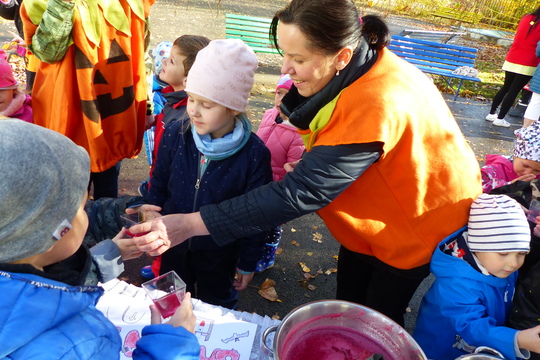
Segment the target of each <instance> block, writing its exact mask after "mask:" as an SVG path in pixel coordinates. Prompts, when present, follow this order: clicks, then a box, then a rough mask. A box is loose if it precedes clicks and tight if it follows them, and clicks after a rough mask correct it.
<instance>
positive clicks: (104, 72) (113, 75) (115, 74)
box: [75, 40, 135, 123]
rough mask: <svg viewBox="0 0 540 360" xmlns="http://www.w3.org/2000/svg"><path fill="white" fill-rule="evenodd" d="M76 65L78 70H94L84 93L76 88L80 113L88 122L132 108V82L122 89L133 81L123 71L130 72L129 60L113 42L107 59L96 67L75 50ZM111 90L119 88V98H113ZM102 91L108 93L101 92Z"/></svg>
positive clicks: (78, 50)
mask: <svg viewBox="0 0 540 360" xmlns="http://www.w3.org/2000/svg"><path fill="white" fill-rule="evenodd" d="M75 66H76V68H77V70H81V69H88V71H93V78H92V84H91V86H90V87H88V91H87V93H86V94H85V93H83V91H81V87H79V91H80V93H81V107H82V111H83V113H84V115H86V117H88V118H89V119H90V120H92V121H94V122H96V123H98V122H99V119H100V118H101V119H105V118H107V117H109V116H112V115H117V114H121V113H123V112H124V111H126V110H127V109H129V108H130V107H131V106H133V103H134V100H135V90H134V86H133V83H131V84H129V85H127V86H122V82H128V81H130V79H132V76H131V74H130V75H128V74H126V71H129V72H131V64H130V62H129V57H128V56H127V55H126V53H125V52H124V51H123V50H122V48H121V47H120V45H119V44H118V42H117V41H116V40H113V41H112V43H111V47H110V51H109V57H108V59H105V60H102V61H100V62H98V63H97V64H95V65H94V64H92V62H91V61H90V60H89V59H88V58H87V57H86V56H85V55H84V53H83V52H82V51H81V50H80V49H79V48H77V47H75ZM124 74H125V75H124ZM126 78H127V79H126ZM114 88H122V89H123V91H122V95H120V96H117V97H116V98H113V95H112V93H111V89H114ZM105 89H106V90H105ZM103 90H105V91H108V92H107V93H103ZM100 91H101V93H100ZM94 94H95V95H94Z"/></svg>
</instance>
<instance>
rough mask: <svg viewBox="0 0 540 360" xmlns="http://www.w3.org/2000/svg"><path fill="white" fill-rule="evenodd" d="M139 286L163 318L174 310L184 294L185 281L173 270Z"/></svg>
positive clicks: (170, 314)
mask: <svg viewBox="0 0 540 360" xmlns="http://www.w3.org/2000/svg"><path fill="white" fill-rule="evenodd" d="M141 286H142V288H143V289H144V290H145V291H146V293H147V294H148V296H149V297H150V299H151V300H152V301H153V302H154V304H155V305H156V307H157V308H158V310H159V312H160V313H161V316H163V318H164V319H166V318H168V317H170V316H172V315H173V314H174V313H175V312H176V309H178V308H179V307H180V304H181V303H182V301H183V300H184V296H185V294H186V283H185V282H184V281H182V279H181V278H180V276H178V274H177V273H176V272H174V270H173V271H169V272H168V273H165V274H163V275H160V276H158V277H157V278H155V279H152V280H150V281H147V282H145V283H144V284H142V285H141Z"/></svg>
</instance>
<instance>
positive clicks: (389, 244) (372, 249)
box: [303, 49, 482, 269]
mask: <svg viewBox="0 0 540 360" xmlns="http://www.w3.org/2000/svg"><path fill="white" fill-rule="evenodd" d="M404 89H406V91H404ZM358 99H361V101H358ZM303 137H304V139H305V140H306V139H307V144H306V145H307V148H308V149H310V148H312V147H313V146H319V145H327V146H332V145H338V144H358V143H370V142H382V143H383V144H384V145H383V150H384V153H383V154H382V155H381V157H380V159H379V160H378V162H376V163H374V164H372V165H371V166H370V167H369V168H368V169H367V170H366V171H365V172H364V173H363V174H362V175H361V176H360V177H359V178H358V179H357V180H356V181H355V182H354V183H353V184H352V185H351V186H350V187H348V188H347V189H346V190H345V191H344V192H343V193H341V194H340V195H339V196H338V197H337V198H336V199H335V200H334V201H332V202H331V203H330V204H329V205H328V206H326V207H324V208H323V209H321V210H319V212H318V213H319V215H320V216H321V218H322V219H323V220H324V222H325V223H326V224H327V226H328V228H329V230H330V231H331V233H332V235H333V236H334V237H335V238H336V240H338V241H339V242H340V243H341V244H342V245H343V246H345V247H346V248H347V249H349V250H351V251H354V252H358V253H362V254H366V255H371V256H375V257H376V258H378V259H380V260H381V261H383V262H385V263H387V264H389V265H391V266H393V267H396V268H400V269H411V268H414V267H418V266H421V265H424V264H427V263H429V261H430V259H431V256H432V254H433V251H434V250H435V247H436V246H437V244H438V243H439V242H440V241H441V240H442V239H444V238H445V237H446V236H448V235H450V234H451V233H453V232H454V231H456V230H458V229H460V228H461V227H463V226H464V225H466V224H467V219H468V216H469V208H470V205H471V203H472V201H473V199H475V198H476V197H477V196H478V195H479V194H481V193H482V187H481V178H480V168H479V165H478V162H477V160H476V158H475V155H474V153H473V151H472V149H471V148H470V147H469V145H468V144H467V142H466V140H465V138H464V136H463V134H462V133H461V130H460V128H459V126H458V124H457V123H456V121H455V119H454V117H453V116H452V114H451V112H450V110H449V109H448V106H447V105H446V103H445V102H444V99H443V98H442V97H441V96H440V95H439V91H438V90H437V89H436V88H435V86H434V85H433V83H432V82H431V81H430V80H429V79H428V78H427V77H426V76H425V75H424V74H423V73H421V72H420V71H419V70H418V69H417V68H416V67H414V66H413V65H410V64H408V63H407V62H405V61H403V60H401V59H399V58H398V57H397V56H395V55H394V54H393V53H391V52H390V51H389V50H387V49H384V50H383V51H381V52H380V53H379V58H378V59H377V61H376V63H375V64H374V66H373V67H372V68H371V69H370V70H369V71H368V72H367V73H366V74H365V75H363V76H362V77H360V78H359V79H358V80H357V81H355V82H354V83H353V84H352V85H351V86H350V87H348V88H346V89H344V90H343V91H342V92H341V94H340V95H339V96H338V97H337V98H336V99H334V101H332V102H331V103H329V104H327V105H326V106H325V107H324V108H323V109H321V110H320V111H319V113H318V114H317V116H316V117H315V119H314V120H313V121H312V122H311V128H310V129H308V130H306V132H305V133H304V134H303ZM389 224H391V225H389ZM404 253H405V254H407V256H403V254H404Z"/></svg>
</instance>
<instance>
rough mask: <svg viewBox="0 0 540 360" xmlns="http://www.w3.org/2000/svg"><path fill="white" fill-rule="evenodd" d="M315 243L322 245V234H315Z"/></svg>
mask: <svg viewBox="0 0 540 360" xmlns="http://www.w3.org/2000/svg"><path fill="white" fill-rule="evenodd" d="M313 241H316V242H318V243H319V244H320V243H322V234H321V233H318V232H316V233H315V234H313Z"/></svg>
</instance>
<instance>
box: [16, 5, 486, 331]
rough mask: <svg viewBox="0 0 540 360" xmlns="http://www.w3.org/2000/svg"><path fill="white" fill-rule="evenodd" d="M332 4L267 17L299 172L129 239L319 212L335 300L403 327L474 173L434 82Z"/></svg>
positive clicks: (223, 238) (150, 244)
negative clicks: (298, 146) (335, 257)
mask: <svg viewBox="0 0 540 360" xmlns="http://www.w3.org/2000/svg"><path fill="white" fill-rule="evenodd" d="M25 1H26V0H25ZM331 3H332V11H328V1H327V0H292V1H291V2H290V3H289V4H288V5H287V6H286V7H285V8H284V9H282V10H280V11H278V12H277V14H276V15H275V16H274V19H273V21H272V26H271V32H272V37H273V38H274V39H275V42H276V43H277V40H276V39H279V43H278V44H277V45H278V46H279V48H280V49H281V51H282V53H283V56H284V57H283V66H282V68H281V71H282V73H285V74H289V75H290V77H291V78H292V79H293V81H294V83H295V86H294V87H291V90H290V91H289V93H288V94H287V95H286V96H285V97H284V98H283V102H282V104H281V107H280V108H281V110H282V112H283V113H284V114H285V115H286V116H287V117H288V118H289V121H290V122H291V123H292V124H293V125H295V126H296V127H297V128H299V129H301V134H302V136H303V139H304V143H305V144H306V150H307V151H306V152H305V153H304V155H303V156H302V159H301V160H300V161H299V162H298V164H297V165H296V166H295V167H294V170H293V171H291V172H288V173H287V174H286V175H285V177H284V178H283V180H281V181H274V182H271V183H270V184H268V185H265V186H262V187H259V188H257V189H255V190H253V191H250V192H248V193H246V194H244V195H242V196H239V197H236V198H233V199H230V200H227V201H224V202H222V203H219V204H215V205H207V206H203V207H201V208H200V212H197V213H192V214H171V215H168V216H166V217H161V218H158V219H155V220H153V221H151V222H148V223H143V224H139V225H136V227H133V228H131V229H130V230H133V231H135V232H138V233H140V232H143V231H150V233H148V234H147V235H142V236H139V237H136V238H135V239H134V241H135V242H136V243H137V244H138V246H139V249H141V250H142V251H148V252H149V253H150V254H151V255H158V254H160V253H162V252H163V251H165V250H166V249H167V248H168V247H169V246H174V245H176V244H179V243H181V242H183V241H184V240H185V239H187V238H190V237H192V236H194V235H202V234H209V233H211V234H212V238H213V239H214V241H216V242H217V243H219V244H227V243H229V242H231V241H233V240H234V239H235V238H238V237H241V236H243V235H242V234H247V233H256V232H260V231H261V230H267V229H271V228H273V227H275V226H277V225H280V224H282V223H285V222H287V221H290V220H292V219H295V218H297V217H299V216H301V215H304V214H308V213H311V212H313V211H317V212H318V213H319V215H320V216H321V218H322V219H323V220H324V221H325V223H326V224H327V225H328V229H329V230H330V231H331V233H332V235H333V236H334V237H335V239H336V240H337V241H339V242H340V243H341V245H342V246H341V249H340V254H339V262H338V276H337V295H336V296H337V298H338V299H342V300H348V301H354V302H357V303H360V304H363V305H365V306H368V307H371V308H373V309H375V310H378V311H380V312H382V313H383V314H385V315H387V316H389V317H391V318H392V319H394V320H395V321H397V322H398V323H400V324H403V323H404V319H403V315H404V314H405V310H406V308H407V306H408V303H409V300H410V299H411V297H412V295H413V294H414V292H415V290H416V288H417V287H418V285H419V284H420V282H421V281H422V280H423V279H424V278H425V277H426V276H427V275H428V274H429V261H430V259H431V255H432V253H433V251H434V250H435V247H436V246H437V244H438V243H439V242H440V241H441V240H442V239H444V238H445V237H446V236H448V235H450V234H452V233H453V232H455V231H456V230H458V229H460V228H461V227H462V226H463V225H465V224H466V223H467V219H468V213H469V208H470V205H471V203H472V201H473V199H474V198H476V196H478V195H479V194H480V193H481V192H482V187H481V181H480V169H479V166H478V162H477V161H476V158H475V156H474V154H473V152H472V150H471V148H470V147H469V146H468V144H467V142H466V140H465V138H464V136H463V134H462V133H461V131H460V129H459V126H458V125H457V123H456V121H455V119H454V118H453V116H452V114H451V112H450V110H449V109H448V106H447V105H446V103H445V101H444V99H443V98H442V96H441V94H440V93H439V91H438V90H437V88H436V87H435V86H434V85H433V83H432V82H431V81H430V80H429V79H428V78H427V76H425V74H423V73H422V72H421V71H420V70H419V69H418V68H416V67H415V66H414V65H411V64H409V63H407V62H406V61H404V60H402V59H400V58H399V57H397V56H396V55H395V54H393V53H392V52H391V51H389V50H388V49H387V48H386V45H387V44H388V42H389V39H390V34H389V30H388V27H387V26H386V24H385V23H384V22H383V21H382V20H381V19H380V18H379V17H376V16H364V17H363V18H362V22H361V21H360V19H359V17H358V11H357V9H356V6H355V4H354V2H353V1H352V0H333V1H332V2H331ZM329 39H331V40H329Z"/></svg>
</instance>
